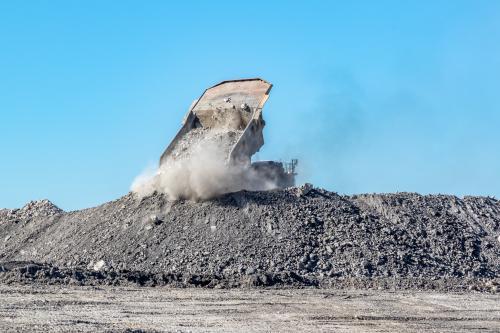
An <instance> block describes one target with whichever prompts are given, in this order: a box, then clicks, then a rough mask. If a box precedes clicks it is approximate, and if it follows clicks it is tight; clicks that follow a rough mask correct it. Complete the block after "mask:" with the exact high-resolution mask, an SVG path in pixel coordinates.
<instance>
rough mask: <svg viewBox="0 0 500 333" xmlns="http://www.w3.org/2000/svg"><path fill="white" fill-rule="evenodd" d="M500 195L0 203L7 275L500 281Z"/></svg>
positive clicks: (212, 281)
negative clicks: (66, 206)
mask: <svg viewBox="0 0 500 333" xmlns="http://www.w3.org/2000/svg"><path fill="white" fill-rule="evenodd" d="M499 235H500V202H499V201H498V200H496V199H494V198H487V197H465V198H457V197H455V196H448V195H428V196H423V195H419V194H414V193H397V194H366V195H355V196H341V195H338V194H336V193H332V192H328V191H325V190H321V189H311V188H309V187H307V186H304V187H301V188H291V189H287V190H276V191H268V192H245V191H242V192H237V193H232V194H226V195H224V196H222V197H220V198H218V199H215V200H209V201H203V202H192V201H176V202H172V201H168V200H167V199H166V197H165V196H164V195H162V194H154V195H152V196H149V197H146V198H142V199H139V198H137V197H136V196H135V195H134V194H128V195H126V196H124V197H122V198H120V199H118V200H115V201H112V202H109V203H106V204H103V205H101V206H99V207H95V208H90V209H84V210H80V211H74V212H63V211H61V210H60V209H59V208H57V207H55V206H54V205H53V204H51V203H50V202H49V201H38V202H31V203H29V204H27V205H26V206H25V207H23V208H21V209H15V210H6V209H4V210H0V281H1V282H3V283H18V282H22V283H25V282H26V283H30V282H42V283H48V284H77V285H78V284H84V285H102V284H110V285H130V284H132V285H151V286H153V285H172V286H194V287H215V288H226V287H242V286H248V287H252V286H275V287H304V286H318V287H324V288H364V289H372V288H373V289H438V290H464V289H467V290H469V289H473V290H480V291H485V292H496V291H497V290H498V288H500V256H499V255H500V241H499V239H498V237H499Z"/></svg>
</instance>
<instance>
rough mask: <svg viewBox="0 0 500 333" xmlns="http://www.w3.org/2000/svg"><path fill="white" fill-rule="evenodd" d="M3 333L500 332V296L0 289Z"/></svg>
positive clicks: (477, 294)
mask: <svg viewBox="0 0 500 333" xmlns="http://www.w3.org/2000/svg"><path fill="white" fill-rule="evenodd" d="M0 331H1V332H28V331H29V332H36V331H45V332H46V331H50V332H68V331H70V332H333V331H335V332H454V333H456V332H472V331H481V332H499V331H500V296H498V295H489V294H481V293H465V294H460V293H446V294H443V293H437V292H411V293H409V292H384V291H378V292H373V291H359V290H344V291H332V290H325V289H303V290H297V289H295V290H255V289H245V290H240V289H230V290H214V289H178V288H174V289H170V288H122V287H120V288H116V287H104V288H91V287H57V286H46V287H45V288H39V287H37V286H5V285H0Z"/></svg>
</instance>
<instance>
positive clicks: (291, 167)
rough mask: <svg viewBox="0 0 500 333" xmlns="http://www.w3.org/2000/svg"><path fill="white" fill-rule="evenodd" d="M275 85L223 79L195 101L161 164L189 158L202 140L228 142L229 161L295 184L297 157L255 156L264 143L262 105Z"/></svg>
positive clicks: (285, 184) (281, 183)
mask: <svg viewBox="0 0 500 333" xmlns="http://www.w3.org/2000/svg"><path fill="white" fill-rule="evenodd" d="M271 88H272V84H270V83H269V82H267V81H264V80H262V79H259V78H255V79H242V80H230V81H223V82H221V83H219V84H216V85H214V86H212V87H210V88H208V89H206V90H205V92H204V93H203V94H202V95H201V96H200V98H198V99H197V100H195V101H194V102H193V103H192V104H191V107H190V109H189V111H188V113H187V114H186V116H185V117H184V120H183V123H182V127H181V129H180V130H179V132H178V133H177V135H176V136H175V137H174V139H173V140H172V142H171V143H170V144H169V145H168V147H167V148H166V149H165V151H164V152H163V154H162V156H161V158H160V167H161V166H162V165H163V164H165V163H169V162H171V161H175V160H176V159H181V158H184V157H185V151H188V150H189V149H190V148H191V146H193V145H196V144H197V143H198V142H200V141H202V140H208V139H212V140H218V141H217V142H220V144H221V145H225V146H224V147H223V149H224V154H223V155H224V156H223V158H224V159H225V162H226V163H231V164H234V165H238V166H241V167H242V168H247V169H248V172H253V173H256V174H258V175H259V177H262V179H263V180H264V181H266V180H269V181H272V182H273V183H274V184H276V186H277V187H279V188H285V187H289V186H293V185H295V175H296V173H295V167H296V165H297V160H292V161H291V162H290V163H282V162H275V161H257V162H253V163H252V160H251V159H252V155H254V154H255V153H256V152H257V151H259V149H260V148H261V147H262V146H263V145H264V136H263V133H262V130H263V128H264V125H265V122H264V119H263V118H262V108H263V107H264V104H265V103H266V101H267V99H268V98H269V92H270V91H271ZM208 136H210V137H208Z"/></svg>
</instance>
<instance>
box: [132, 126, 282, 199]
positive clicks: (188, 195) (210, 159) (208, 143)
mask: <svg viewBox="0 0 500 333" xmlns="http://www.w3.org/2000/svg"><path fill="white" fill-rule="evenodd" d="M192 132H193V135H192V137H188V138H187V139H185V140H184V141H185V142H180V143H179V144H178V145H177V147H176V151H174V152H172V154H171V155H172V156H169V158H168V159H167V161H166V162H165V163H163V164H162V165H161V166H160V167H159V168H158V169H157V170H155V171H154V172H152V171H151V170H147V171H146V172H144V173H143V174H141V175H139V176H138V177H137V178H136V179H135V180H134V182H133V184H132V191H133V192H135V193H136V194H138V195H139V196H141V197H145V196H149V195H151V194H153V193H154V192H159V193H165V194H167V196H168V198H169V199H171V200H178V199H190V200H204V199H210V198H213V197H216V196H218V195H221V194H224V193H230V192H236V191H240V190H252V191H265V190H270V189H273V188H276V187H277V185H276V184H275V183H274V182H273V181H270V180H268V179H263V178H262V177H260V176H259V175H258V173H257V171H255V170H254V169H252V168H251V167H250V166H249V165H248V164H247V163H240V164H238V163H229V162H228V161H227V159H228V152H229V151H230V148H231V147H232V144H233V141H232V140H233V139H234V136H235V135H236V134H235V133H232V134H231V133H229V135H227V133H220V132H216V131H213V130H212V131H206V130H205V131H203V133H202V134H200V133H201V132H200V131H198V132H197V131H192Z"/></svg>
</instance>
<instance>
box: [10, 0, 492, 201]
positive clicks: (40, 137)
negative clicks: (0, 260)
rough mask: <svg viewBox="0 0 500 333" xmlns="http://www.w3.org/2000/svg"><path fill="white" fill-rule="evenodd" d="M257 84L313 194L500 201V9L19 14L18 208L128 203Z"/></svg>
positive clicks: (173, 8) (55, 8)
mask: <svg viewBox="0 0 500 333" xmlns="http://www.w3.org/2000/svg"><path fill="white" fill-rule="evenodd" d="M245 77H262V78H264V79H266V80H268V81H270V82H272V83H273V84H274V88H273V90H272V92H271V96H270V99H269V101H268V103H267V105H266V107H265V108H264V118H265V120H266V128H265V133H264V135H265V141H266V144H265V146H264V147H263V148H262V149H261V151H260V152H259V153H258V156H257V158H259V159H280V158H281V159H288V158H291V157H297V158H299V159H300V168H299V172H300V178H299V181H300V182H304V181H308V182H312V183H313V184H314V185H316V186H321V187H324V188H327V189H329V190H332V191H337V192H340V193H346V194H351V193H360V192H395V191H414V192H421V193H449V194H455V195H464V194H472V195H492V196H497V197H498V196H500V147H499V144H500V129H499V126H500V1H472V0H471V1H457V0H454V1H303V2H292V1H286V2H285V1H283V2H278V1H273V2H271V1H244V2H237V1H199V2H192V1H181V2H176V4H172V3H171V2H167V1H1V2H0V153H1V155H0V156H1V160H0V161H1V162H0V207H9V208H13V207H20V206H22V205H24V204H25V203H26V202H27V201H29V200H33V199H41V198H49V199H50V200H51V201H53V202H54V203H56V204H57V205H59V206H60V207H61V208H63V209H65V210H71V209H79V208H85V207H89V206H93V205H97V204H100V203H103V202H105V201H108V200H112V199H115V198H117V197H119V196H121V195H124V194H126V193H127V192H128V190H129V187H130V184H131V182H132V181H133V179H134V178H135V177H136V176H137V175H138V174H139V173H141V172H142V171H143V170H144V169H145V168H146V167H148V166H151V165H155V164H156V163H157V161H158V158H159V156H160V154H161V153H162V151H163V149H164V148H165V147H166V145H167V144H168V143H169V142H170V140H171V139H172V138H173V136H174V135H175V133H176V132H177V130H178V129H179V127H180V123H181V120H182V117H183V116H184V114H185V113H186V111H187V108H188V107H189V105H190V103H191V102H192V100H194V99H195V98H197V97H198V96H199V95H200V94H201V93H202V92H203V90H204V89H205V88H206V87H208V86H210V85H213V84H215V83H217V82H218V81H221V80H225V79H233V78H245Z"/></svg>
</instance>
